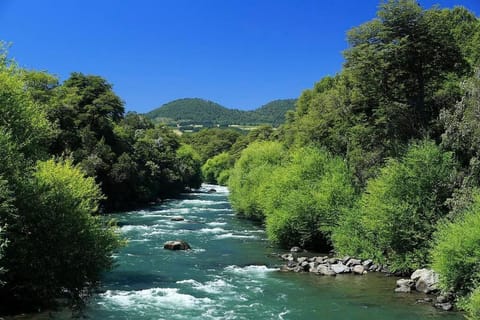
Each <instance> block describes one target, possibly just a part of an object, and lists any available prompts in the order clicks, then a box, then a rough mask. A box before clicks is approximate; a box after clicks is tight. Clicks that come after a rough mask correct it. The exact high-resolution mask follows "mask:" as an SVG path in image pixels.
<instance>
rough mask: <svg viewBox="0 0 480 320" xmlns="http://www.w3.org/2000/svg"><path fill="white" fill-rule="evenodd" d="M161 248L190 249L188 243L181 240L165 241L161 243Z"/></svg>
mask: <svg viewBox="0 0 480 320" xmlns="http://www.w3.org/2000/svg"><path fill="white" fill-rule="evenodd" d="M163 248H164V249H167V250H189V249H191V247H190V245H189V244H188V243H187V242H185V241H183V240H174V241H167V242H165V244H164V245H163Z"/></svg>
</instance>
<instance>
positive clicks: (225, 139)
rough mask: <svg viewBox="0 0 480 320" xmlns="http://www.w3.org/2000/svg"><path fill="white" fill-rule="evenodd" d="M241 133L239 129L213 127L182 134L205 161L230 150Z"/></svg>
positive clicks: (184, 139) (183, 138)
mask: <svg viewBox="0 0 480 320" xmlns="http://www.w3.org/2000/svg"><path fill="white" fill-rule="evenodd" d="M241 135H242V134H241V133H240V132H238V131H237V130H233V129H219V128H213V129H203V130H201V131H199V132H195V133H186V134H184V135H183V136H182V140H183V141H185V142H186V143H187V144H190V145H191V146H192V147H194V148H195V150H197V152H198V153H199V154H200V157H201V158H202V161H203V162H205V161H207V159H210V158H213V157H214V156H216V155H217V154H220V153H222V152H225V151H227V150H229V149H230V148H231V147H232V145H233V144H234V143H235V142H236V141H237V140H238V139H239V137H241Z"/></svg>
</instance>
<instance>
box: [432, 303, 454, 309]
mask: <svg viewBox="0 0 480 320" xmlns="http://www.w3.org/2000/svg"><path fill="white" fill-rule="evenodd" d="M435 307H436V308H438V309H442V310H443V311H451V310H453V304H451V303H450V302H445V303H435Z"/></svg>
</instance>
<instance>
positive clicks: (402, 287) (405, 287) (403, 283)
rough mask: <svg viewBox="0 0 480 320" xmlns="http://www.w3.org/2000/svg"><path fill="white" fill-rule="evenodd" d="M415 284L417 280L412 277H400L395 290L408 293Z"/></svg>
mask: <svg viewBox="0 0 480 320" xmlns="http://www.w3.org/2000/svg"><path fill="white" fill-rule="evenodd" d="M414 285H415V281H413V280H412V279H399V280H397V287H396V288H395V292H400V293H408V292H410V291H412V287H413V286H414Z"/></svg>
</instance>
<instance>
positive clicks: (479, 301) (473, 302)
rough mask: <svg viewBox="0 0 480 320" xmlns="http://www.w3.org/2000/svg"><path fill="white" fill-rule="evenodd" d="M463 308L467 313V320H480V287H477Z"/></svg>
mask: <svg viewBox="0 0 480 320" xmlns="http://www.w3.org/2000/svg"><path fill="white" fill-rule="evenodd" d="M463 308H464V309H465V311H466V312H467V319H469V320H479V319H480V287H477V288H476V289H475V290H474V291H473V292H472V294H471V295H470V296H469V297H468V299H467V300H466V301H465V303H464V305H463Z"/></svg>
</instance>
